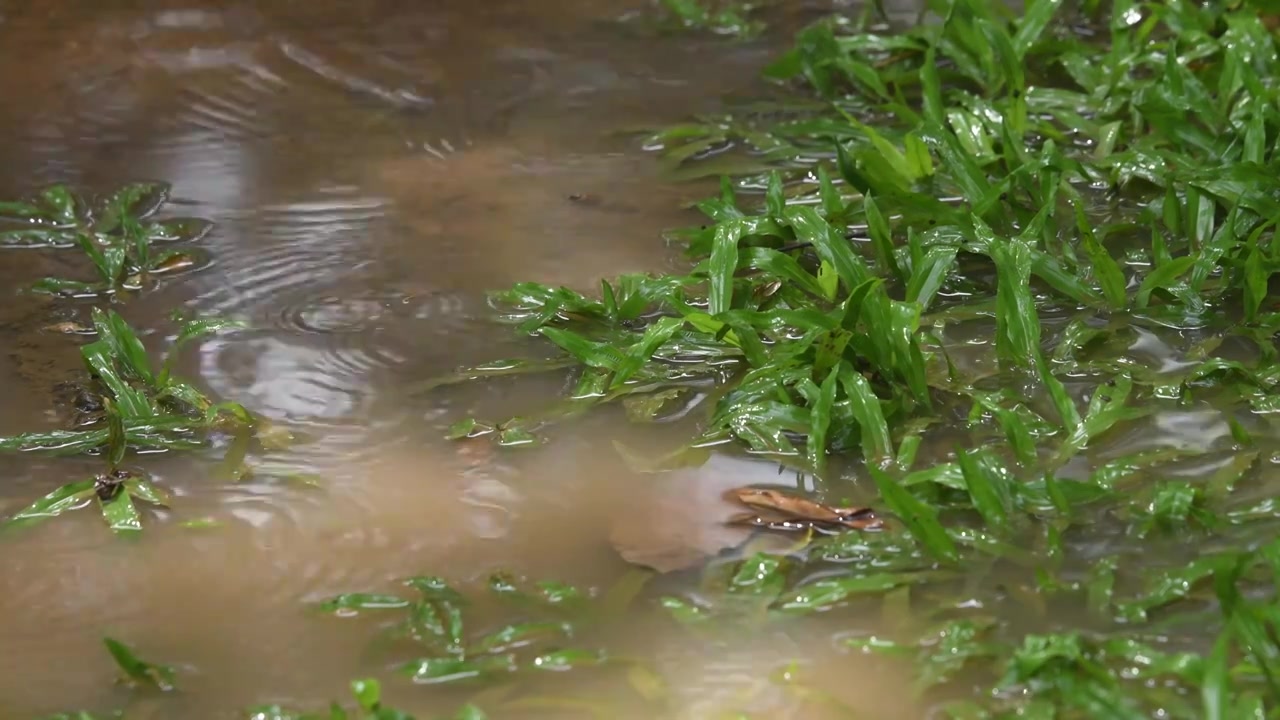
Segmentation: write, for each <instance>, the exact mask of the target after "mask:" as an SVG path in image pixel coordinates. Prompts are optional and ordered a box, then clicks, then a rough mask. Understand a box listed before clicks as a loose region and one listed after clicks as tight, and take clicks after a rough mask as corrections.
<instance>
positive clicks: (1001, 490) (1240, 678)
mask: <svg viewBox="0 0 1280 720" xmlns="http://www.w3.org/2000/svg"><path fill="white" fill-rule="evenodd" d="M928 6H929V10H930V14H931V16H932V19H933V21H931V22H925V23H921V24H918V25H915V26H913V27H910V28H907V29H904V30H900V31H882V30H881V29H879V28H877V29H874V30H873V29H868V25H867V24H866V23H865V22H864V20H865V18H864V19H854V18H846V17H840V16H833V17H831V18H828V19H825V20H821V21H819V22H816V23H814V24H813V25H811V26H809V27H807V28H805V29H803V30H802V31H800V32H799V33H798V35H797V36H796V38H795V42H794V45H793V47H792V49H791V50H789V51H788V52H786V53H784V54H783V55H782V56H781V57H780V58H778V59H777V60H776V61H775V62H774V63H772V64H771V65H770V66H769V67H768V68H766V70H765V73H766V75H767V76H768V77H770V78H771V79H773V80H775V81H777V82H778V83H780V85H781V86H782V88H783V89H784V95H783V97H782V98H781V99H774V100H770V101H765V102H757V103H745V104H740V105H738V106H737V107H735V108H731V109H730V110H729V111H728V112H726V113H725V114H723V115H721V116H717V117H705V118H697V119H695V120H693V121H691V122H690V123H687V124H684V125H680V126H677V127H671V128H664V129H660V130H657V131H655V132H653V133H651V134H650V135H649V136H648V137H647V138H646V139H645V140H644V143H645V146H646V147H647V148H649V149H651V150H654V151H655V152H657V153H658V154H659V156H660V158H661V160H662V162H663V163H665V165H666V167H667V169H668V170H669V171H670V172H671V173H672V174H673V176H676V177H697V176H700V175H702V174H705V173H708V172H716V173H720V172H723V171H724V168H725V167H730V168H732V169H731V172H732V173H733V176H732V178H725V179H724V180H723V181H722V190H721V192H720V194H719V196H717V197H714V198H708V199H706V200H704V201H703V202H701V203H699V205H698V207H699V209H700V210H701V211H702V212H703V214H704V215H705V216H706V218H707V220H706V223H705V225H701V226H698V227H693V228H687V229H684V230H681V231H678V232H675V233H673V234H672V236H673V237H674V238H676V239H678V240H680V241H682V242H683V243H684V245H685V247H686V250H687V253H688V256H689V259H690V265H691V267H690V269H689V270H688V271H687V272H686V273H683V274H678V275H664V276H660V277H653V276H626V277H622V278H619V279H617V281H615V282H611V283H605V284H604V285H603V286H602V288H601V291H600V292H599V293H597V294H581V293H577V292H573V291H570V290H567V289H564V288H551V287H545V286H541V285H536V284H529V283H524V284H520V285H517V286H516V287H514V288H512V289H510V290H508V291H505V292H499V293H495V294H494V304H495V306H496V307H498V308H499V311H500V316H501V319H502V320H504V321H506V322H509V323H511V324H512V325H513V326H515V327H516V329H517V330H518V331H519V332H522V333H527V334H530V335H534V336H541V337H543V338H545V339H546V340H547V341H549V342H548V348H550V349H553V350H557V351H558V353H557V354H556V356H555V357H553V358H552V359H551V360H540V361H537V362H536V363H534V362H530V363H523V364H522V362H521V361H518V360H517V361H507V362H504V363H503V364H502V365H501V371H500V372H491V371H490V369H487V368H485V367H481V368H473V369H464V370H461V371H459V373H457V374H456V375H454V376H451V377H448V378H441V379H440V380H437V381H432V382H431V383H430V384H431V385H432V387H434V388H437V391H443V388H442V386H444V385H447V384H448V383H449V382H454V381H460V380H462V381H489V378H490V377H492V376H495V375H499V374H501V375H514V374H519V373H521V372H551V373H560V374H562V375H564V376H566V378H567V380H568V387H570V388H572V389H571V391H570V392H569V393H568V394H567V397H566V398H565V399H564V400H563V402H562V403H561V404H560V405H558V406H556V407H553V408H549V409H548V410H547V411H546V412H545V413H541V414H538V415H536V416H533V417H525V418H520V419H510V420H503V419H501V418H498V419H494V420H479V419H470V420H465V421H462V422H461V423H460V424H459V425H457V426H455V432H454V434H455V435H458V436H462V435H476V434H484V433H485V432H486V431H492V432H493V434H495V435H496V436H498V437H499V439H501V437H502V431H503V429H504V428H507V427H514V428H518V429H519V431H520V440H521V443H522V444H528V443H529V441H530V439H531V437H530V436H531V435H532V437H533V438H537V437H538V434H539V432H540V431H541V430H542V429H544V428H545V427H546V426H547V425H548V424H550V423H553V422H558V421H562V420H564V419H566V418H571V417H577V416H580V415H581V414H583V413H586V412H591V411H593V410H595V409H596V408H600V407H602V406H605V405H608V404H612V403H622V404H624V405H625V406H626V408H627V409H628V411H629V412H628V413H627V417H628V418H629V419H631V420H633V421H637V422H640V423H649V422H656V421H661V420H663V419H665V418H667V417H675V416H679V417H681V418H682V419H686V420H688V419H690V418H692V420H694V421H696V427H697V430H696V435H695V436H692V437H690V439H689V443H688V446H687V447H685V448H677V449H676V450H673V451H672V453H671V454H670V457H673V458H674V457H685V458H693V461H694V462H696V461H697V457H705V454H703V455H697V454H696V453H692V452H690V451H691V450H692V449H694V448H704V447H706V446H709V445H713V444H717V443H721V442H725V441H732V442H734V443H737V444H738V445H739V446H741V447H743V448H745V449H747V450H750V451H752V452H754V453H757V454H765V455H770V456H773V457H776V458H778V459H779V460H780V461H781V462H783V463H784V464H787V465H790V466H794V467H796V468H799V469H801V470H806V471H810V472H814V473H817V474H818V475H819V482H820V484H821V485H822V486H823V487H826V488H838V487H840V486H841V483H848V482H858V483H863V484H874V485H875V487H876V488H878V489H879V491H880V495H881V502H882V504H883V506H884V509H886V510H888V511H890V513H891V515H896V516H897V517H896V523H895V524H896V527H892V528H890V530H889V532H887V533H884V534H883V535H880V536H862V535H858V534H857V533H848V534H846V535H843V536H837V537H835V538H824V539H821V540H817V541H814V542H812V543H811V544H809V545H808V546H807V547H804V548H803V549H802V550H799V551H796V552H793V553H791V554H789V555H786V556H777V555H764V556H756V557H753V558H751V559H748V560H746V561H743V563H742V564H739V565H737V566H731V567H733V568H734V569H732V570H725V571H724V574H723V575H722V576H719V579H718V581H717V582H718V583H719V585H717V586H716V587H718V588H719V594H714V593H713V594H712V595H710V596H708V595H707V594H705V593H704V594H701V595H699V596H698V597H697V600H696V601H695V600H694V598H691V597H689V598H686V597H676V596H671V597H668V598H666V599H665V600H664V601H663V603H664V606H665V607H666V609H667V610H668V611H669V612H670V613H672V614H673V616H674V617H676V618H677V619H679V620H681V621H684V622H687V623H690V624H695V625H696V624H703V623H707V622H717V621H720V620H722V619H725V618H729V619H732V618H738V619H741V618H744V617H745V618H749V619H751V620H752V621H758V620H759V619H760V618H762V617H764V618H768V617H772V616H774V615H776V614H777V613H778V612H779V611H786V612H788V613H793V612H804V611H806V610H810V609H822V610H831V609H836V608H839V607H841V606H843V605H845V604H849V603H852V602H855V597H856V598H858V600H857V602H864V601H866V600H867V598H868V597H882V598H883V599H884V601H885V602H889V601H890V599H891V598H892V599H894V602H901V598H903V597H908V598H910V608H909V610H910V611H911V612H912V614H913V615H916V616H918V617H922V618H924V619H930V618H933V619H936V623H935V625H934V626H933V627H934V630H933V631H932V632H933V633H934V634H931V635H929V636H927V637H926V638H925V639H922V640H921V641H920V642H919V643H918V644H916V645H914V646H912V645H910V644H909V643H908V644H907V645H902V646H895V647H898V649H899V650H900V651H903V652H916V653H920V654H919V656H918V658H919V668H920V671H921V673H922V675H921V678H922V679H921V683H922V688H925V687H928V688H934V690H936V691H939V692H944V694H945V696H946V697H947V698H948V699H949V700H952V701H954V702H953V703H952V704H951V705H950V706H949V712H950V714H951V716H952V717H1008V716H1015V715H1016V716H1027V715H1031V716H1037V717H1039V716H1043V717H1066V718H1074V717H1149V716H1151V715H1152V713H1155V712H1156V711H1162V712H1164V713H1166V714H1169V715H1171V716H1179V717H1194V716H1204V717H1243V716H1268V717H1269V716H1270V714H1274V713H1275V712H1276V711H1277V707H1280V706H1277V705H1276V700H1275V698H1276V697H1280V695H1278V694H1276V693H1275V668H1274V667H1273V665H1274V664H1275V657H1276V656H1277V655H1280V644H1278V641H1277V634H1276V630H1275V627H1274V622H1275V617H1273V616H1274V612H1272V609H1271V608H1272V606H1273V605H1274V598H1275V587H1273V584H1274V583H1273V582H1272V583H1269V581H1268V578H1269V577H1270V576H1271V574H1273V572H1274V571H1273V570H1269V569H1268V568H1270V567H1271V565H1269V563H1270V562H1271V561H1270V560H1269V558H1273V557H1274V556H1275V554H1276V552H1277V551H1276V550H1275V546H1274V544H1272V543H1270V538H1271V537H1273V536H1274V532H1275V524H1274V517H1275V507H1274V502H1272V501H1271V500H1269V499H1267V498H1269V497H1270V494H1273V493H1269V492H1268V490H1267V485H1264V484H1262V483H1265V482H1267V479H1266V477H1267V476H1266V475H1265V474H1264V472H1263V469H1262V467H1261V464H1260V463H1259V462H1258V458H1259V456H1260V453H1266V454H1269V453H1274V452H1275V451H1276V450H1277V449H1280V447H1278V446H1277V439H1278V438H1277V436H1276V433H1275V431H1274V426H1273V424H1272V422H1271V415H1272V414H1273V413H1274V412H1275V411H1276V409H1277V408H1280V401H1278V400H1277V397H1280V395H1278V394H1277V389H1278V388H1280V380H1278V378H1280V375H1278V374H1277V373H1280V370H1278V368H1280V363H1278V361H1277V356H1278V353H1277V350H1276V347H1275V342H1274V338H1273V336H1274V334H1275V333H1276V332H1277V331H1278V330H1280V314H1278V313H1277V309H1276V308H1274V307H1271V304H1272V303H1271V302H1270V299H1269V298H1270V283H1271V280H1272V276H1273V275H1274V274H1275V273H1276V271H1277V270H1280V263H1278V262H1277V261H1276V258H1277V257H1278V256H1277V254H1276V252H1277V251H1276V241H1275V234H1276V227H1277V224H1280V164H1277V163H1280V157H1278V156H1277V155H1276V152H1275V147H1276V143H1275V139H1276V129H1277V127H1280V92H1277V91H1276V89H1275V88H1273V87H1271V83H1270V80H1269V78H1274V77H1277V76H1280V52H1278V51H1277V43H1276V35H1275V33H1274V31H1273V29H1272V28H1273V27H1274V17H1273V16H1272V15H1271V11H1270V10H1269V9H1267V8H1265V7H1261V6H1254V5H1252V4H1247V3H1246V4H1234V5H1223V4H1210V5H1204V4H1195V3H1185V2H1172V3H1141V2H1134V1H1133V0H1118V1H1117V2H1113V3H1110V4H1099V3H1083V4H1079V5H1068V4H1065V3H1061V2H1059V1H1058V0H1035V1H1033V2H1030V3H1028V4H1027V6H1026V7H1025V8H1024V10H1023V12H1022V13H1021V14H1015V13H1013V12H1012V11H1010V10H1009V9H1007V8H1005V7H1004V6H1001V5H998V4H990V3H980V2H976V0H938V1H937V2H931V3H929V4H928ZM787 93H789V94H787ZM727 151H732V152H731V153H729V154H732V155H733V160H732V161H731V162H729V164H726V163H725V161H723V159H721V158H720V157H718V159H717V162H716V164H715V165H714V168H715V170H708V168H709V167H712V165H710V164H708V163H704V162H702V160H703V159H704V158H706V157H709V156H711V155H718V156H719V155H722V154H725V153H726V152H727ZM973 338H977V340H974V339H973ZM1149 338H1157V339H1158V340H1159V341H1160V342H1161V343H1164V345H1165V347H1167V348H1168V353H1167V356H1166V357H1164V358H1162V359H1160V360H1156V359H1153V358H1152V357H1150V356H1147V355H1144V354H1143V353H1141V352H1139V351H1138V350H1137V348H1139V347H1140V346H1141V345H1142V344H1143V343H1144V342H1148V343H1149V342H1150V340H1149ZM562 362H567V363H571V364H572V365H571V367H570V368H568V369H566V368H565V367H563V365H561V363H562ZM704 394H705V395H706V396H707V398H708V399H709V400H708V401H705V402H702V403H701V404H699V405H698V406H697V407H696V408H695V409H694V411H693V412H686V410H688V407H689V406H688V403H689V400H690V398H693V397H702V396H703V395H704ZM638 408H643V410H642V411H638V412H637V411H635V410H636V409H638ZM1179 413H1183V414H1194V413H1200V414H1201V416H1202V417H1204V418H1206V419H1205V420H1204V422H1206V423H1208V422H1212V424H1213V426H1214V427H1215V428H1218V427H1221V428H1222V429H1223V431H1222V432H1221V433H1218V431H1217V430H1216V429H1215V430H1214V435H1213V436H1212V437H1205V436H1197V437H1194V438H1190V437H1189V436H1188V438H1179V439H1180V440H1182V441H1183V442H1182V444H1181V445H1179V446H1177V447H1173V446H1160V447H1152V448H1147V449H1137V450H1135V449H1133V448H1132V447H1129V446H1128V445H1127V444H1126V442H1124V440H1125V439H1126V438H1127V439H1129V440H1130V441H1131V442H1132V441H1133V439H1134V438H1142V437H1147V436H1146V435H1144V427H1145V425H1147V424H1150V423H1153V422H1161V421H1162V420H1163V419H1164V418H1167V417H1170V416H1171V415H1170V414H1173V415H1174V416H1176V415H1177V414H1179ZM1208 418H1212V420H1211V421H1210V420H1209V419H1208ZM1194 434H1195V433H1193V435H1194ZM957 436H958V437H959V438H960V439H959V440H957ZM835 460H838V462H833V461H835ZM1205 468H1211V469H1208V470H1206V469H1205ZM1244 488H1250V489H1249V490H1248V491H1247V492H1242V489H1244ZM1260 498H1264V499H1260ZM1187 538H1194V541H1193V542H1188V541H1187ZM1180 541H1181V542H1180ZM1135 543H1136V544H1137V545H1138V546H1139V547H1147V546H1149V547H1151V548H1152V550H1151V551H1150V552H1149V553H1147V552H1136V551H1134V550H1133V549H1132V548H1133V547H1134V544H1135ZM1224 548H1227V549H1230V548H1234V549H1236V551H1238V552H1234V551H1233V552H1224ZM1231 558H1234V559H1232V560H1230V561H1231V562H1235V563H1236V565H1230V563H1229V562H1228V560H1229V559H1231ZM1224 563H1225V564H1224ZM797 566H802V567H803V568H804V570H805V572H803V573H800V572H797V571H796V570H795V568H796V567H797ZM818 570H822V571H823V572H822V573H821V577H822V578H823V580H822V581H821V582H820V583H819V584H818V585H814V586H809V585H805V584H804V583H803V582H801V583H799V584H798V585H797V584H795V583H796V581H795V580H794V579H793V578H795V577H798V576H805V577H807V576H811V575H813V574H815V573H816V571H818ZM738 573H741V574H740V575H739V574H738ZM997 578H999V580H998V581H997ZM708 597H710V598H713V599H708ZM1258 597H1264V598H1266V602H1257V601H1256V600H1255V599H1254V598H1258ZM720 598H723V599H720ZM1246 598H1247V599H1246ZM1215 603H1216V604H1217V605H1218V606H1220V607H1221V610H1222V612H1221V614H1215V611H1214V610H1213V606H1214V604H1215ZM1075 606H1078V607H1081V608H1085V609H1086V610H1087V612H1088V614H1089V615H1091V616H1092V620H1091V621H1090V622H1093V623H1101V626H1091V627H1090V629H1089V630H1088V631H1086V630H1084V629H1080V630H1064V629H1063V627H1064V626H1067V627H1071V626H1073V625H1076V624H1079V625H1080V626H1081V627H1082V628H1083V627H1084V626H1085V625H1086V621H1085V618H1084V617H1083V616H1082V617H1080V618H1071V617H1068V618H1067V619H1065V620H1053V619H1051V616H1050V613H1051V612H1054V611H1055V610H1056V609H1060V608H1070V607H1075ZM961 607H969V608H981V610H976V609H974V610H968V611H960V610H958V608H961ZM726 608H729V609H728V610H726ZM743 608H745V609H746V610H747V612H746V614H745V615H743V614H742V613H741V612H738V610H741V609H743ZM1018 614H1022V615H1027V614H1030V615H1033V616H1035V617H1037V618H1039V620H1038V623H1039V627H1041V628H1042V630H1040V631H1038V632H1028V631H1027V629H1026V628H1025V627H1018V628H1015V627H1013V626H1012V625H1011V623H1010V622H1009V621H1008V619H1007V618H1009V617H1010V616H1012V615H1018ZM1175 622H1183V623H1186V624H1184V625H1177V626H1176V627H1175V626H1174V625H1171V623H1175ZM1188 627H1190V628H1191V629H1187V628H1188ZM1222 628H1225V630H1222V634H1221V635H1220V636H1218V637H1220V638H1221V639H1219V640H1218V641H1216V644H1215V641H1214V640H1213V638H1212V637H1208V636H1207V634H1208V635H1212V634H1214V633H1217V632H1218V631H1219V630H1220V629H1222ZM877 642H878V641H877ZM970 663H973V664H974V667H976V668H977V670H976V672H978V673H979V674H980V676H981V677H983V678H985V680H983V681H981V682H971V680H972V672H975V670H973V667H971V666H970ZM1119 668H1125V673H1124V674H1123V675H1121V674H1118V669H1119ZM935 686H937V687H935Z"/></svg>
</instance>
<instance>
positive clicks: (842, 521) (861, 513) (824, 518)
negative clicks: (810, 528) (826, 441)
mask: <svg viewBox="0 0 1280 720" xmlns="http://www.w3.org/2000/svg"><path fill="white" fill-rule="evenodd" d="M727 496H728V497H729V498H731V499H733V500H737V501H738V502H740V503H742V504H743V505H746V506H747V507H750V508H753V509H756V510H767V511H770V512H772V513H775V514H779V515H781V516H782V518H781V520H785V521H788V522H785V523H779V519H762V522H759V523H752V524H755V525H757V526H758V527H771V528H773V529H781V530H788V529H791V528H790V527H789V526H790V525H791V524H794V523H795V522H796V521H798V522H799V523H800V524H803V523H804V522H809V523H815V524H820V525H839V526H842V527H847V528H853V529H855V530H875V529H879V528H880V527H882V526H883V522H882V521H881V520H880V519H879V518H877V517H876V516H875V513H874V512H872V511H871V509H870V508H865V507H831V506H830V505H825V504H823V503H820V502H817V501H815V500H810V499H808V498H803V497H799V496H797V495H790V494H787V493H784V492H781V491H778V490H771V489H768V488H756V487H740V488H735V489H733V490H730V491H729V492H728V494H727ZM738 517H739V518H741V517H742V516H738ZM774 525H777V527H774Z"/></svg>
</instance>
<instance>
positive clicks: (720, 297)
mask: <svg viewBox="0 0 1280 720" xmlns="http://www.w3.org/2000/svg"><path fill="white" fill-rule="evenodd" d="M741 238H742V224H741V223H740V222H738V221H736V220H729V221H726V222H722V223H720V224H719V225H717V226H716V234H715V240H714V241H712V245H711V260H710V270H709V271H708V272H709V274H710V278H709V281H710V284H711V295H710V296H709V297H708V302H709V305H708V309H707V312H709V313H710V314H711V315H713V316H715V315H719V314H720V313H722V312H724V311H726V310H728V309H730V308H731V307H733V274H734V271H735V270H736V269H737V267H738V242H739V240H740V239H741Z"/></svg>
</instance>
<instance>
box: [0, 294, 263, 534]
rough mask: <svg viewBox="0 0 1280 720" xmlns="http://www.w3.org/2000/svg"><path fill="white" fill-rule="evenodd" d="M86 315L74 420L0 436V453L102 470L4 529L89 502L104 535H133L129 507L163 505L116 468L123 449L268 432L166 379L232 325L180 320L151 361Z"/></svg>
mask: <svg viewBox="0 0 1280 720" xmlns="http://www.w3.org/2000/svg"><path fill="white" fill-rule="evenodd" d="M92 315H93V326H94V332H95V334H96V336H97V339H96V340H94V341H93V342H91V343H89V344H87V345H84V346H82V347H81V349H80V354H81V356H82V358H83V359H84V363H85V367H86V370H87V371H88V376H89V382H88V383H87V384H86V385H85V386H84V387H82V388H81V389H80V391H79V393H78V396H77V403H78V404H79V405H80V406H81V407H80V408H79V410H80V411H81V416H80V418H79V419H78V421H77V423H76V427H75V428H73V429H68V430H54V431H50V432H39V433H23V434H21V435H15V436H12V437H7V438H0V450H2V451H8V452H31V451H38V452H49V453H55V454H79V453H89V454H94V455H102V456H104V457H105V459H106V461H107V469H106V471H105V472H103V473H101V474H99V475H97V476H95V477H93V478H88V479H85V480H81V481H76V482H72V483H69V484H67V485H64V486H62V487H60V488H58V489H56V490H54V491H52V492H51V493H49V494H48V495H46V496H44V497H43V498H40V499H39V500H37V501H35V502H34V503H32V504H31V505H29V506H28V507H26V508H25V509H23V510H21V511H19V512H18V513H16V514H15V515H13V516H12V517H10V518H9V519H8V520H6V521H5V522H4V526H5V527H14V526H26V525H31V524H33V523H36V522H39V521H41V520H45V519H48V518H51V517H56V516H58V515H61V514H62V513H64V512H67V511H69V510H74V509H77V508H80V507H84V506H86V505H89V504H91V503H94V502H96V503H97V505H98V506H99V508H100V509H101V511H102V514H103V517H104V518H105V519H106V521H107V523H108V525H109V526H110V527H111V529H112V530H114V531H116V532H118V533H132V532H136V531H138V530H140V529H141V527H142V524H141V516H140V514H139V511H138V508H137V506H136V505H135V504H134V501H135V500H140V501H142V502H145V503H148V504H152V505H159V506H165V505H167V504H168V494H167V493H166V492H164V491H163V490H162V489H160V488H159V487H158V486H156V485H154V484H152V482H151V481H150V480H148V479H147V478H146V477H145V475H142V474H140V473H138V472H136V471H133V470H127V469H123V468H121V463H122V462H123V461H124V459H125V457H126V455H127V454H128V453H129V452H130V451H131V450H132V451H135V452H136V451H157V450H169V451H181V450H192V449H198V448H201V447H204V445H205V442H204V436H206V435H207V434H208V433H209V432H213V431H220V432H228V433H233V434H246V433H251V432H254V431H257V430H266V433H267V434H266V435H264V436H263V437H264V438H268V439H269V436H270V434H271V431H270V430H269V429H266V428H264V427H262V422H261V421H260V420H259V419H257V418H255V417H254V416H253V415H252V414H251V413H250V412H249V411H248V410H246V409H245V408H244V407H242V406H241V405H239V404H238V403H234V402H222V403H215V402H213V401H211V400H210V399H209V398H208V397H206V396H205V395H204V393H202V392H200V391H199V390H198V389H196V388H195V387H194V386H193V385H191V384H190V383H188V382H186V381H185V380H182V379H181V378H178V377H176V376H174V374H173V368H174V363H175V362H176V359H177V357H178V353H179V351H180V350H181V348H182V347H183V346H184V345H185V344H186V343H188V342H190V341H192V340H195V339H197V338H199V337H202V336H205V335H209V334H212V333H215V332H219V331H222V330H226V329H228V328H234V327H238V324H237V323H235V322H231V321H227V320H219V319H212V318H204V319H198V320H186V321H183V322H182V324H181V326H180V328H179V331H178V334H177V337H176V339H175V340H174V343H173V345H172V346H171V347H170V348H169V351H168V353H167V354H166V356H165V357H164V359H163V360H162V361H161V362H159V363H155V362H153V361H152V359H151V358H150V357H149V356H148V354H147V351H146V349H145V348H144V346H143V344H142V341H141V340H140V339H139V338H138V336H137V334H136V333H135V332H134V330H133V329H132V328H131V327H130V326H129V325H128V324H127V323H126V322H125V321H124V319H123V318H121V317H120V315H119V314H117V313H116V312H115V311H114V310H109V311H105V312H104V311H102V310H99V309H98V308H93V310H92Z"/></svg>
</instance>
